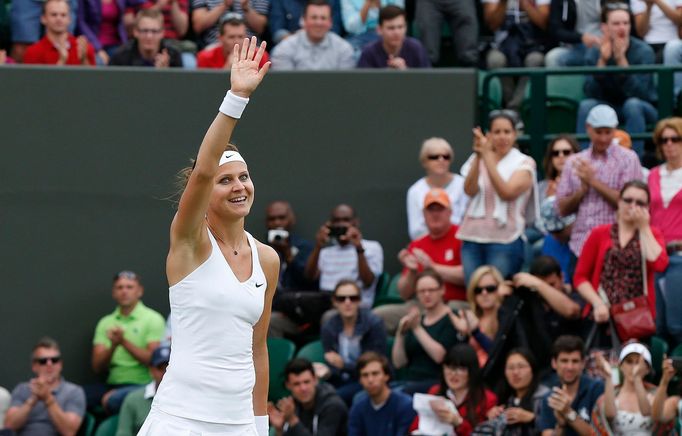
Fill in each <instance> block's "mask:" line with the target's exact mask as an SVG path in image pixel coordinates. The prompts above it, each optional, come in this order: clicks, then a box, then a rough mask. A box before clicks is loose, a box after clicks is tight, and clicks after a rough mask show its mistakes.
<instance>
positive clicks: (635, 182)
mask: <svg viewBox="0 0 682 436" xmlns="http://www.w3.org/2000/svg"><path fill="white" fill-rule="evenodd" d="M629 188H635V189H641V190H642V191H644V192H646V201H647V203H649V202H650V201H651V192H650V191H649V185H647V184H646V183H645V182H643V181H641V180H639V179H632V180H630V181H629V182H625V184H624V185H623V187H622V188H621V189H620V195H619V197H621V198H622V197H623V193H624V192H625V191H626V190H627V189H629Z"/></svg>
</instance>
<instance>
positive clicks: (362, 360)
mask: <svg viewBox="0 0 682 436" xmlns="http://www.w3.org/2000/svg"><path fill="white" fill-rule="evenodd" d="M372 362H379V363H380V364H381V369H382V370H383V371H384V374H387V375H388V376H390V375H391V365H390V364H389V363H388V359H387V358H386V356H384V355H383V354H379V353H377V352H376V351H366V352H364V353H362V354H361V355H360V357H358V360H357V361H356V362H355V369H356V370H357V372H358V379H359V378H360V371H362V370H363V368H364V367H366V366H367V365H369V364H370V363H372Z"/></svg>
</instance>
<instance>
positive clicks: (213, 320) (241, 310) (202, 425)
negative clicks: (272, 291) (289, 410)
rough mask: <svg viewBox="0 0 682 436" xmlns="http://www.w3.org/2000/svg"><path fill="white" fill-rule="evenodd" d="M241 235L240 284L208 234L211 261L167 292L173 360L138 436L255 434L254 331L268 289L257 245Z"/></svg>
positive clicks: (245, 435)
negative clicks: (243, 267)
mask: <svg viewBox="0 0 682 436" xmlns="http://www.w3.org/2000/svg"><path fill="white" fill-rule="evenodd" d="M207 231H208V230H207ZM246 236H247V240H248V242H249V245H250V246H251V253H252V255H251V259H252V263H253V267H252V273H251V277H249V278H248V279H247V280H246V281H245V282H240V281H239V280H238V279H237V277H236V276H235V275H234V273H233V272H232V269H231V268H230V266H229V264H228V263H227V261H226V260H225V257H224V256H223V254H222V252H221V251H220V247H219V246H218V243H217V242H216V240H215V238H214V237H213V235H212V234H211V232H210V231H208V238H209V240H210V241H211V247H212V251H211V254H210V256H209V258H208V259H207V260H206V261H205V262H204V263H203V264H201V265H200V266H199V267H198V268H197V269H196V270H194V271H192V272H191V273H190V274H189V275H188V276H187V277H185V278H184V279H182V280H181V281H180V282H178V283H177V284H175V285H173V286H171V287H170V289H169V291H170V292H169V295H170V307H171V314H170V318H171V325H172V326H173V330H172V332H173V336H172V338H171V356H170V362H169V365H168V369H167V370H166V374H165V375H164V378H163V381H162V382H161V384H160V386H159V389H158V391H157V393H156V395H155V396H154V401H153V403H152V408H151V412H150V413H149V416H148V417H147V419H146V420H145V423H144V425H143V426H142V428H141V429H140V432H139V433H138V436H139V435H142V436H176V435H178V436H179V435H183V436H188V435H209V434H210V435H212V436H213V435H214V436H218V435H225V436H227V435H230V436H233V435H234V436H236V435H240V436H241V435H244V436H251V435H254V436H255V435H256V434H257V433H256V427H255V421H254V415H253V399H252V394H253V387H254V384H255V382H256V374H255V369H254V365H253V355H252V350H253V327H254V325H255V324H256V323H257V322H258V320H259V319H260V317H261V314H262V313H263V306H264V300H265V290H266V289H267V287H268V285H267V282H266V279H265V274H264V273H263V269H262V268H261V265H260V262H259V259H258V248H257V246H256V241H255V239H254V238H253V236H251V235H250V234H249V233H246Z"/></svg>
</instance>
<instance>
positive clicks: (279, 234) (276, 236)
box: [268, 229, 289, 244]
mask: <svg viewBox="0 0 682 436" xmlns="http://www.w3.org/2000/svg"><path fill="white" fill-rule="evenodd" d="M288 238H289V232H287V231H286V230H284V229H272V230H268V243H270V244H272V243H275V242H282V241H283V240H285V239H288Z"/></svg>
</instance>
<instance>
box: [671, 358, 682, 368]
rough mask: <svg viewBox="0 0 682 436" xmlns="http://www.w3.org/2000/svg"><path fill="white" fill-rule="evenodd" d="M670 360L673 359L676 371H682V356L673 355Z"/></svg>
mask: <svg viewBox="0 0 682 436" xmlns="http://www.w3.org/2000/svg"><path fill="white" fill-rule="evenodd" d="M670 360H672V361H673V368H675V370H676V371H682V356H673V357H671V358H670Z"/></svg>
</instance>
